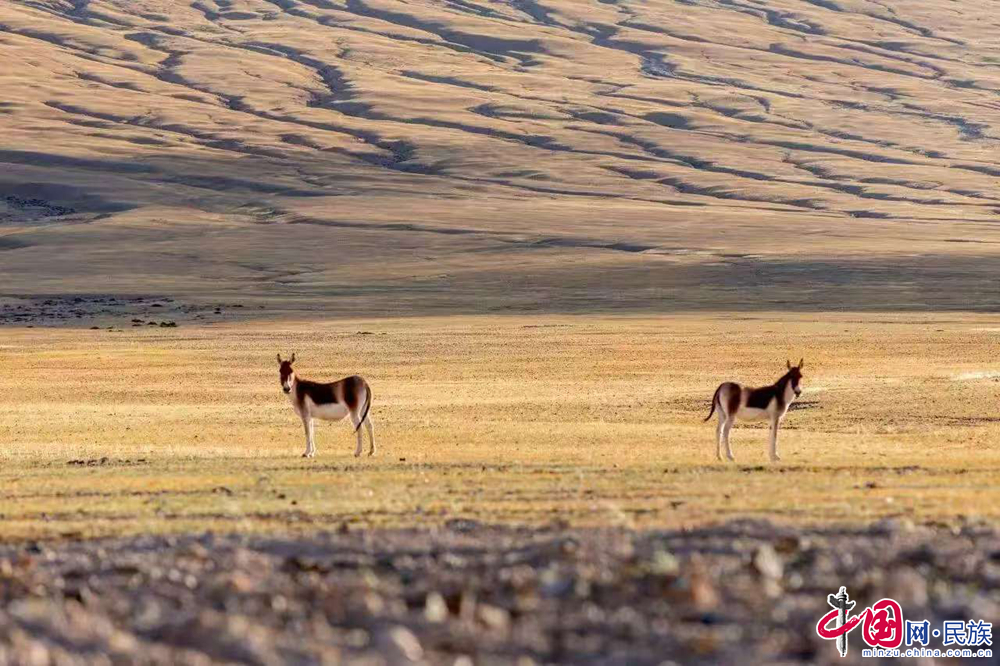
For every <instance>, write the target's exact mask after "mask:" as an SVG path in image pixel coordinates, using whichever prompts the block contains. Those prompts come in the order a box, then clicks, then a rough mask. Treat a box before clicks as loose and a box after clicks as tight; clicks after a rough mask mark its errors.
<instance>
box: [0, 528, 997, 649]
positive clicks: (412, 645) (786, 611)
mask: <svg viewBox="0 0 1000 666" xmlns="http://www.w3.org/2000/svg"><path fill="white" fill-rule="evenodd" d="M841 585H846V586H847V587H848V591H849V593H850V594H851V597H852V599H854V600H856V601H857V602H858V610H860V609H862V608H863V607H865V606H868V605H870V604H872V603H874V602H875V601H877V600H878V599H881V598H882V597H886V596H888V597H892V598H895V599H897V600H898V601H899V602H900V603H901V604H902V606H903V612H904V617H906V618H908V619H915V620H922V619H925V618H926V619H929V620H931V621H932V623H938V622H940V621H942V620H946V619H961V620H966V619H983V620H986V621H988V622H995V621H997V619H998V618H1000V592H998V589H1000V530H997V529H996V528H994V527H990V526H984V525H974V524H968V523H963V524H960V525H955V526H934V527H924V526H914V525H912V524H910V523H908V522H906V521H883V522H881V523H878V524H875V525H870V526H864V527H857V528H843V527H840V528H823V529H815V530H810V529H806V530H803V529H796V528H790V527H781V526H775V525H772V524H769V523H767V522H759V521H740V522H733V523H728V524H724V525H720V526H715V527H704V528H698V529H693V530H685V531H669V532H641V533H640V532H631V531H627V530H620V529H607V530H573V529H565V528H562V527H552V528H541V529H528V528H507V527H491V526H484V525H479V524H477V523H475V522H474V521H453V522H452V523H449V525H447V526H445V527H443V528H441V529H439V530H392V531H370V532H363V531H358V532H351V531H346V530H340V531H338V532H337V533H320V534H316V535H311V536H309V537H283V538H275V537H262V536H241V535H228V536H219V535H212V534H206V535H199V536H182V537H139V538H131V539H116V540H99V541H86V542H63V543H51V544H42V543H31V544H18V545H5V546H0V596H2V604H0V608H2V610H0V663H4V664H75V663H102V664H103V663H140V664H145V663H149V664H168V663H169V664H176V663H180V664H209V663H218V662H237V663H246V664H312V663H329V664H339V663H352V664H372V665H378V664H389V665H393V664H406V663H430V664H457V665H458V664H460V665H467V664H523V665H525V666H527V665H528V664H544V663H574V664H580V663H584V664H586V663H602V664H607V663H615V664H665V663H666V664H669V663H684V664H690V663H703V664H751V663H776V664H781V663H804V662H809V663H817V662H818V663H838V664H843V663H860V662H862V661H863V660H862V659H861V639H860V636H859V635H857V634H853V635H852V649H851V651H850V654H849V655H848V658H847V659H841V658H840V657H839V655H838V654H837V651H836V649H835V648H834V646H833V645H832V643H826V642H824V641H822V640H820V639H819V638H818V637H817V636H816V634H815V625H816V622H817V621H818V619H819V618H820V617H821V616H822V615H823V614H825V613H826V612H827V611H828V610H829V607H828V606H827V605H826V601H825V600H826V595H827V594H829V593H831V592H836V591H837V589H839V587H840V586H841ZM867 661H868V662H869V663H870V662H871V661H872V660H867Z"/></svg>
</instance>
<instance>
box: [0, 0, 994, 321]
mask: <svg viewBox="0 0 1000 666" xmlns="http://www.w3.org/2000/svg"><path fill="white" fill-rule="evenodd" d="M998 27H1000V20H998V19H997V18H996V17H995V12H991V11H990V6H989V5H988V4H986V3H979V2H971V1H963V2H953V3H947V4H941V3H938V2H933V1H930V0H926V1H919V0H918V1H915V2H906V3H887V2H869V1H867V0H836V1H834V0H783V1H777V2H767V3H760V2H753V1H751V0H721V1H719V2H715V1H709V0H684V1H680V0H678V1H677V2H668V1H659V0H658V1H648V2H641V1H633V0H621V1H613V0H594V1H592V2H591V1H587V2H581V1H570V0H546V1H544V2H534V1H533V0H510V1H507V0H479V1H471V0H413V1H409V2H406V1H403V0H343V1H341V0H272V1H265V0H259V1H258V0H246V1H237V0H233V1H231V2H226V1H223V0H219V1H217V2H212V1H211V0H204V1H198V2H192V3H187V2H172V1H167V0H142V1H138V2H135V1H131V0H129V1H126V0H117V1H115V0H107V1H103V0H102V1H93V2H91V1H87V0H74V1H72V2H60V1H43V0H36V1H23V2H22V1H15V2H11V1H8V2H4V3H2V4H0V59H2V62H3V66H2V67H0V85H2V89H3V91H4V96H3V97H4V99H3V100H2V102H0V131H2V136H3V142H2V145H0V195H2V196H0V233H2V234H3V235H2V236H0V258H2V261H0V280H2V281H3V282H4V283H5V284H6V286H5V288H4V289H3V291H4V293H5V294H6V295H8V296H10V295H18V294H52V293H68V292H71V293H80V292H94V291H106V292H115V293H119V292H122V293H126V292H129V293H136V292H142V291H146V292H156V293H164V294H167V293H169V294H174V295H181V296H189V297H202V298H208V297H219V296H221V295H234V294H239V295H242V296H245V297H252V296H253V297H266V298H269V299H271V300H273V299H274V298H276V297H281V298H282V299H284V300H285V301H286V302H289V303H290V302H300V301H301V302H302V303H306V302H308V303H313V305H316V304H317V303H320V304H322V305H323V307H324V308H327V309H330V308H334V309H336V308H339V307H344V308H346V309H347V310H352V311H353V310H355V309H357V308H360V307H365V306H367V307H371V308H374V309H376V310H378V309H380V308H381V309H396V308H398V307H400V306H406V307H413V308H415V309H434V310H439V309H442V308H444V309H448V308H457V309H461V310H468V309H480V308H482V307H487V308H489V309H497V308H515V309H521V308H534V307H553V308H556V309H560V310H567V309H568V310H577V309H589V308H600V309H606V308H624V309H647V308H650V307H652V308H654V309H655V308H661V307H703V306H712V307H715V306H726V307H735V306H745V305H747V304H750V303H752V304H755V305H770V306H773V305H776V304H786V305H788V304H790V305H794V306H797V307H817V308H819V307H828V306H835V307H891V308H894V307H907V308H909V307H928V306H931V307H939V306H941V307H975V308H992V307H995V306H997V305H1000V294H998V293H997V290H996V289H995V288H994V287H993V286H992V283H991V282H990V281H989V266H990V264H991V263H992V259H993V255H994V253H995V249H994V248H995V244H996V243H998V242H1000V234H998V233H997V231H996V221H997V219H998V212H1000V194H998V193H997V191H996V188H995V184H996V182H997V176H998V175H1000V163H998V162H997V158H996V155H997V145H998V142H997V139H998V130H997V129H996V126H995V123H994V119H995V118H996V117H997V113H998V111H1000V100H998V92H1000V49H998V48H997V47H996V45H995V39H994V35H995V34H996V31H997V28H998ZM362 276H363V277H362ZM775 285H778V286H780V288H781V290H782V291H783V292H784V293H783V294H775V293H774V292H775V289H774V286H775ZM970 294H971V295H972V297H973V298H972V299H971V301H972V302H970ZM332 297H336V298H332ZM334 301H336V302H337V304H334ZM345 303H349V305H345Z"/></svg>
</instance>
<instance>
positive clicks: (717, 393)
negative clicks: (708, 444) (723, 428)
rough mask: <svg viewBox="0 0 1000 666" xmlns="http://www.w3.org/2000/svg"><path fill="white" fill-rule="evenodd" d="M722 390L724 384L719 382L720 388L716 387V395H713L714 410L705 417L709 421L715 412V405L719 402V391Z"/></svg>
mask: <svg viewBox="0 0 1000 666" xmlns="http://www.w3.org/2000/svg"><path fill="white" fill-rule="evenodd" d="M721 390H722V384H719V388H717V389H715V395H713V396H712V411H710V412H709V413H708V416H706V417H705V421H708V420H709V419H710V418H712V414H715V406H716V405H717V404H719V391H721Z"/></svg>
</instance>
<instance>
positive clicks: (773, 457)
mask: <svg viewBox="0 0 1000 666" xmlns="http://www.w3.org/2000/svg"><path fill="white" fill-rule="evenodd" d="M771 462H781V456H771Z"/></svg>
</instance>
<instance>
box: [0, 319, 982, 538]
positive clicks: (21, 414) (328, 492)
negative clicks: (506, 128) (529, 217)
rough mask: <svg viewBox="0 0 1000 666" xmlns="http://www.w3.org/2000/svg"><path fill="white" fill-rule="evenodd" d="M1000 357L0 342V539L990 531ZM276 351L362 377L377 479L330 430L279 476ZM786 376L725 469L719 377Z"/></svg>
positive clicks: (407, 333) (651, 331)
mask: <svg viewBox="0 0 1000 666" xmlns="http://www.w3.org/2000/svg"><path fill="white" fill-rule="evenodd" d="M362 333H370V334H362ZM998 336H1000V327H998V325H997V324H996V321H995V319H991V318H988V317H978V316H969V315H919V316H911V315H848V314H844V315H823V316H812V315H801V316H778V315H767V314H764V315H759V316H757V315H755V316H736V315H725V314H719V315H711V316H679V315H678V316H669V317H659V318H624V317H623V318H596V317H525V316H520V317H457V318H455V317H453V318H429V319H411V320H406V319H393V320H372V321H365V322H336V323H318V322H306V321H303V322H265V323H244V324H233V325H228V326H214V327H190V326H185V327H182V328H179V329H170V330H167V331H161V330H159V329H154V330H151V331H150V330H146V329H138V330H137V331H126V332H122V333H112V332H108V331H104V330H102V331H88V330H83V331H80V330H69V329H57V330H39V329H24V328H9V329H6V330H5V331H4V336H3V344H2V348H0V354H2V358H3V363H2V365H0V447H2V448H0V455H2V472H0V488H2V491H0V515H2V516H3V536H4V538H6V539H19V538H29V537H30V538H38V537H42V536H52V537H55V536H93V535H111V534H131V533H162V532H190V531H202V530H206V529H208V530H215V531H219V532H229V531H240V532H256V531H266V532H284V531H299V530H316V529H331V530H335V529H338V528H339V527H340V526H341V525H342V524H347V525H349V526H353V527H358V526H369V527H373V526H433V525H438V524H443V523H445V522H446V521H449V520H451V519H454V518H468V519H474V520H478V521H483V522H502V523H514V524H522V523H523V524H530V525H537V524H546V523H550V522H553V521H566V522H568V523H570V524H572V525H580V526H586V525H626V526H635V527H653V526H657V527H663V526H684V525H692V524H697V523H704V522H712V521H722V520H725V519H730V518H733V517H739V516H749V517H767V518H773V519H775V520H778V521H786V522H792V523H797V524H801V523H827V522H834V523H838V522H857V521H863V520H869V519H876V518H881V517H890V516H901V517H905V518H907V519H912V520H914V521H931V522H934V521H944V522H945V523H949V524H951V523H954V522H955V521H961V520H962V517H963V516H964V517H968V518H977V517H978V518H986V519H996V518H997V515H998V513H997V512H998V508H997V507H1000V452H998V450H997V448H996V441H997V438H998V434H1000V417H998V416H997V404H998V398H1000V384H998V380H997V378H998V377H1000V366H998V365H997V362H996V353H995V349H996V343H997V339H998ZM293 350H294V351H296V352H297V353H298V355H299V358H300V361H299V363H298V364H297V365H298V366H299V371H300V373H301V374H302V375H303V376H305V377H313V378H334V377H338V376H342V375H344V374H348V373H353V372H362V373H364V374H365V375H366V376H367V377H368V378H369V380H370V381H371V383H372V385H373V387H374V394H375V402H374V407H373V411H372V414H373V416H374V421H375V424H376V428H377V436H378V438H379V439H378V441H379V447H380V449H379V453H378V455H377V456H376V457H375V458H372V459H369V458H367V457H365V458H361V459H355V458H353V457H352V453H353V447H354V441H353V436H352V435H351V432H350V428H349V426H347V425H346V424H336V425H323V426H322V427H319V428H318V429H317V440H318V446H319V456H318V458H316V459H315V460H303V459H301V458H299V455H300V454H301V451H302V449H303V448H304V441H303V436H302V431H301V426H300V424H299V421H298V419H297V417H296V416H295V415H294V414H293V412H292V410H291V408H290V406H289V405H288V403H287V400H286V398H285V396H284V395H282V394H281V392H280V389H279V385H278V378H277V368H276V365H275V363H274V354H275V352H276V351H282V352H284V353H288V352H291V351H293ZM799 356H804V357H805V358H806V362H807V365H806V391H805V393H804V394H803V398H802V400H801V402H800V403H799V405H798V408H797V409H794V410H793V411H792V412H791V413H790V414H789V416H788V418H787V421H786V427H785V428H784V429H783V430H782V435H781V438H780V440H779V445H780V447H781V453H782V455H783V457H784V461H783V462H782V463H781V464H778V465H770V464H767V463H766V462H765V460H766V456H765V445H766V432H765V430H763V429H762V427H754V426H741V427H738V428H737V430H735V431H734V435H733V442H734V448H735V452H736V455H737V460H738V463H737V464H722V463H718V462H716V460H715V458H714V455H715V450H714V443H713V425H712V424H706V423H702V419H703V418H704V417H705V415H706V414H707V411H708V406H709V400H710V398H711V394H712V391H713V390H714V388H715V386H716V384H717V382H718V381H720V380H722V379H726V378H732V379H739V380H742V381H745V382H748V383H769V382H770V381H772V380H773V379H774V378H776V376H777V374H779V373H780V371H781V370H782V369H783V367H784V361H785V359H786V357H795V358H796V359H797V358H798V357H799ZM79 461H83V464H80V462H79Z"/></svg>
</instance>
